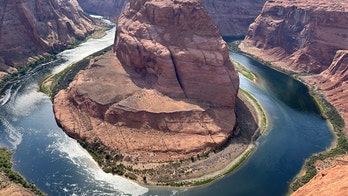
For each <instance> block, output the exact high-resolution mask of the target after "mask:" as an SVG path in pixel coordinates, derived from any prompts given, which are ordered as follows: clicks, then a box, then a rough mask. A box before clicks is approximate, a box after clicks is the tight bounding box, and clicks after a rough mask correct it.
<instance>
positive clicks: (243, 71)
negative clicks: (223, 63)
mask: <svg viewBox="0 0 348 196" xmlns="http://www.w3.org/2000/svg"><path fill="white" fill-rule="evenodd" d="M231 61H232V62H233V64H234V66H235V68H236V69H237V71H238V72H239V73H241V74H242V75H243V76H245V77H246V78H248V79H249V80H251V81H255V80H256V76H255V75H254V74H253V73H252V72H251V71H250V70H249V69H247V68H246V67H245V66H244V65H242V64H241V63H239V62H237V61H235V60H233V59H231Z"/></svg>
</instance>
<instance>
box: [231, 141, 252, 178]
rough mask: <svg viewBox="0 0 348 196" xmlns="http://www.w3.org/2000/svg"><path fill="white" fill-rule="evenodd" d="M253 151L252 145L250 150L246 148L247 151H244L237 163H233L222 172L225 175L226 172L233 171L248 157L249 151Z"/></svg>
mask: <svg viewBox="0 0 348 196" xmlns="http://www.w3.org/2000/svg"><path fill="white" fill-rule="evenodd" d="M253 151H254V147H253V148H251V149H250V150H248V151H247V152H245V153H244V154H243V156H242V157H241V158H240V159H239V160H238V161H237V163H236V164H234V165H233V166H232V167H231V168H229V169H228V170H227V171H226V172H225V173H224V175H227V174H229V173H231V172H233V171H234V170H235V169H237V168H238V167H239V166H240V165H241V164H242V163H243V162H244V161H245V160H246V159H247V158H248V157H249V155H250V154H251V152H253Z"/></svg>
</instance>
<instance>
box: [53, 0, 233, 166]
mask: <svg viewBox="0 0 348 196" xmlns="http://www.w3.org/2000/svg"><path fill="white" fill-rule="evenodd" d="M115 51H116V53H117V56H118V57H119V58H120V61H119V60H118V59H117V58H116V54H114V53H112V52H110V53H108V54H106V55H103V56H101V57H98V58H96V59H95V60H92V62H91V65H90V67H89V69H88V70H86V71H83V72H81V73H80V74H79V75H78V76H77V78H76V79H75V80H74V82H72V83H71V84H70V86H69V88H68V89H66V90H63V91H61V92H60V93H59V94H58V95H57V96H56V97H55V100H54V111H55V116H56V118H57V122H58V123H59V124H60V125H61V126H62V127H63V129H64V130H65V131H66V132H67V133H68V134H69V135H70V136H72V137H74V138H76V139H79V140H82V141H86V142H88V143H89V144H93V143H95V142H99V143H101V144H103V145H104V146H106V147H108V148H110V149H112V152H113V153H114V155H115V156H116V155H118V156H119V155H121V157H122V158H121V159H122V160H123V161H129V162H144V163H145V162H146V163H147V162H149V161H150V162H160V161H169V160H179V159H188V158H190V157H191V156H193V155H196V154H197V153H202V152H205V151H207V150H210V149H212V148H218V147H220V146H222V145H223V144H225V142H226V141H227V140H228V138H229V137H230V136H231V134H232V133H233V129H234V127H235V120H236V117H235V100H236V95H237V92H238V85H239V79H238V75H237V72H236V71H235V69H234V67H233V65H232V63H231V62H230V60H229V56H228V51H227V47H226V44H225V43H224V42H223V41H222V39H221V37H220V35H219V32H218V29H217V28H216V26H215V25H214V23H213V21H212V20H211V18H210V17H209V15H208V13H207V12H206V10H205V9H204V7H203V5H202V4H201V3H200V1H198V0H178V1H170V0H168V1H155V0H148V1H144V0H143V1H139V0H137V1H135V0H134V1H131V3H130V5H129V6H128V7H126V9H125V10H124V12H123V14H122V15H121V17H120V18H119V22H118V27H117V36H116V43H115ZM120 62H121V63H120Z"/></svg>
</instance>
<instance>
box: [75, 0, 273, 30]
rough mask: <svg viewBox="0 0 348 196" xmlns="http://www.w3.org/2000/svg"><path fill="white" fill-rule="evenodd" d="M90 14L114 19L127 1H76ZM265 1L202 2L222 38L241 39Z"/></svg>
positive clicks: (221, 0)
mask: <svg viewBox="0 0 348 196" xmlns="http://www.w3.org/2000/svg"><path fill="white" fill-rule="evenodd" d="M78 1H79V3H80V5H81V7H82V8H83V9H84V10H85V11H87V12H90V13H94V14H98V15H103V16H107V17H111V18H112V19H116V18H118V17H119V15H120V13H121V10H122V8H123V7H124V6H125V4H126V3H128V2H129V0H78ZM265 1H266V0H202V2H203V5H204V6H205V8H206V9H207V10H208V12H209V14H210V15H211V17H212V18H213V20H214V22H215V24H216V25H217V27H218V28H219V30H220V33H221V35H223V36H232V37H241V36H244V35H245V34H246V32H247V30H248V27H249V25H250V24H251V23H252V22H253V21H254V19H255V18H256V17H257V16H258V15H259V13H260V12H261V9H262V6H263V4H264V3H265Z"/></svg>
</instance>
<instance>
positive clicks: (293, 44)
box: [243, 0, 348, 73]
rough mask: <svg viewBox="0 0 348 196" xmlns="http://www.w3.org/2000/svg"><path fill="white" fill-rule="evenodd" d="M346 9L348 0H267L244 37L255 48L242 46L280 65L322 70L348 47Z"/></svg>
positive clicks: (309, 71) (280, 66)
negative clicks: (339, 51) (337, 52)
mask: <svg viewBox="0 0 348 196" xmlns="http://www.w3.org/2000/svg"><path fill="white" fill-rule="evenodd" d="M347 10H348V4H347V1H346V0H343V1H340V0H335V1H323V0H322V1H314V0H312V1H302V0H295V1H289V0H287V1H267V2H266V4H265V5H264V7H263V10H262V13H261V14H260V15H259V16H258V17H257V18H256V20H255V22H254V23H252V24H251V25H250V27H249V30H248V33H247V36H246V38H245V40H244V43H245V44H246V45H251V46H253V47H256V48H254V49H253V50H254V51H252V49H251V48H248V47H247V46H245V47H244V48H243V49H244V50H245V51H248V52H249V51H250V52H251V53H255V54H257V56H260V57H261V58H262V59H265V60H266V61H269V62H272V64H274V65H275V66H278V67H279V68H281V69H286V70H292V71H296V72H307V73H320V72H322V71H324V70H326V69H327V68H328V67H329V65H330V64H331V62H332V61H333V59H334V57H335V55H336V51H337V50H343V49H348V26H347V24H348V19H347V15H348V11H347ZM257 49H259V50H257Z"/></svg>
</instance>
